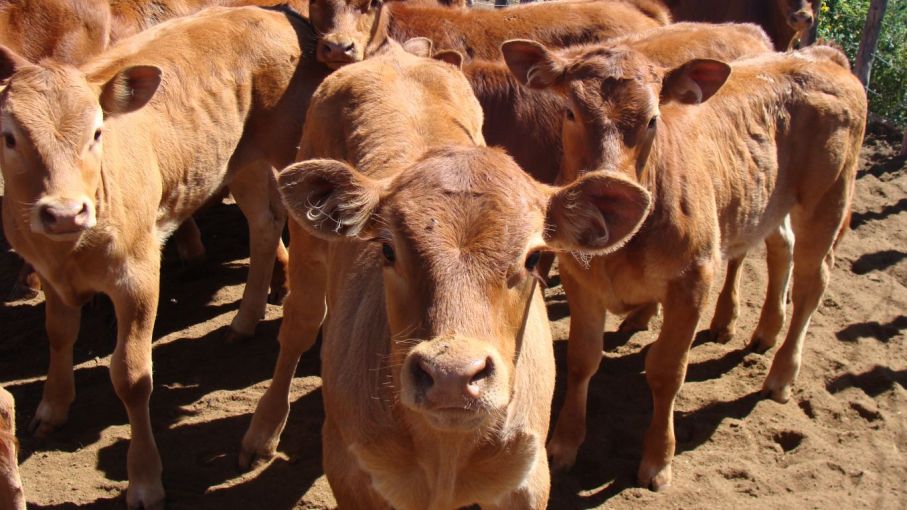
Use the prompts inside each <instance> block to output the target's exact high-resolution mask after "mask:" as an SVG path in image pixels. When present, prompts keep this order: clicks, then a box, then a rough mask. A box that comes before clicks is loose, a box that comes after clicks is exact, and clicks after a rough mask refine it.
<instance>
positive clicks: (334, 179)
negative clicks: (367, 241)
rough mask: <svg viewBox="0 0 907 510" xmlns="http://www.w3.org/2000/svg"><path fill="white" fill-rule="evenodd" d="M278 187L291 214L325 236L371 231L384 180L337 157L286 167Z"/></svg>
mask: <svg viewBox="0 0 907 510" xmlns="http://www.w3.org/2000/svg"><path fill="white" fill-rule="evenodd" d="M277 187H278V189H279V190H280V194H281V196H282V197H283V202H284V204H286V206H287V210H288V211H289V213H290V215H292V216H293V219H295V220H296V221H297V222H299V224H300V225H302V226H303V227H305V228H306V230H308V231H309V232H311V233H312V234H313V235H316V236H318V237H321V238H323V239H329V240H330V239H335V238H339V237H357V236H368V235H371V233H372V232H371V231H372V229H373V227H374V225H373V224H374V221H373V215H374V212H375V209H376V208H377V206H378V201H379V200H380V198H381V190H382V186H381V183H379V182H378V181H375V180H373V179H370V178H368V177H366V176H364V175H362V174H360V173H359V172H357V171H356V169H355V168H353V167H351V166H350V165H348V164H346V163H343V162H341V161H335V160H333V159H310V160H308V161H303V162H302V163H295V164H292V165H290V166H288V167H287V168H285V169H284V170H283V171H282V172H281V173H280V176H279V177H278V178H277Z"/></svg>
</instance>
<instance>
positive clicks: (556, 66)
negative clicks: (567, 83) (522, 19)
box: [501, 39, 566, 89]
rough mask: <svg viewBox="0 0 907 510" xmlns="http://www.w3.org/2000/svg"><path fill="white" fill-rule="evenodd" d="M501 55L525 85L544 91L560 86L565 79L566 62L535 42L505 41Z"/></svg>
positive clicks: (522, 40) (511, 70) (521, 40)
mask: <svg viewBox="0 0 907 510" xmlns="http://www.w3.org/2000/svg"><path fill="white" fill-rule="evenodd" d="M501 53H503V54H504V61H505V62H507V67H508V68H509V69H510V72H511V73H513V75H514V76H516V79H517V80H519V82H520V83H522V84H523V85H526V86H528V87H531V88H534V89H543V88H547V87H551V86H554V85H558V84H559V83H561V81H563V79H564V71H565V68H566V61H565V60H564V59H563V58H561V57H560V56H558V55H556V54H555V53H553V52H552V51H550V50H548V48H546V47H545V46H543V45H541V44H539V43H537V42H535V41H527V40H524V39H511V40H509V41H504V44H502V45H501Z"/></svg>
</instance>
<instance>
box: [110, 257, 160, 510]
mask: <svg viewBox="0 0 907 510" xmlns="http://www.w3.org/2000/svg"><path fill="white" fill-rule="evenodd" d="M149 258H150V259H151V260H148V261H143V262H142V263H138V262H134V261H130V264H134V266H132V267H130V268H129V269H128V270H125V269H124V270H123V271H122V272H123V273H127V274H128V275H129V278H128V279H127V281H125V282H124V285H122V287H121V288H118V289H115V291H114V292H112V293H111V296H110V297H111V299H112V300H113V305H114V308H115V310H116V317H117V345H116V348H115V349H114V351H113V356H112V357H111V361H110V378H111V380H112V381H113V388H114V391H116V394H117V396H118V397H119V398H120V400H121V401H122V402H123V405H124V406H125V407H126V414H127V415H128V416H129V426H130V429H131V439H130V442H129V451H128V453H127V458H126V467H127V473H128V475H129V488H128V489H127V491H126V502H127V503H128V505H129V507H130V508H144V509H145V510H149V509H158V508H160V509H162V508H164V487H163V485H162V483H161V457H160V455H159V454H158V450H157V445H156V444H155V442H154V435H153V434H152V432H151V416H150V411H149V409H148V402H149V400H150V398H151V389H152V380H151V335H152V330H153V329H154V318H155V314H156V313H157V303H158V293H159V288H158V282H159V280H160V274H159V272H160V260H159V254H158V253H157V252H156V251H155V253H153V254H150V257H149Z"/></svg>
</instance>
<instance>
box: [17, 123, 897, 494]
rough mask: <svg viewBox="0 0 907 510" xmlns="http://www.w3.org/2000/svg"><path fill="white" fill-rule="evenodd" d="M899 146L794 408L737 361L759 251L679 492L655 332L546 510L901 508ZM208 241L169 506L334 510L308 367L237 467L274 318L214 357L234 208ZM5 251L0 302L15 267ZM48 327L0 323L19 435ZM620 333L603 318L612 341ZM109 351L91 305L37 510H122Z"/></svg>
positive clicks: (708, 390)
mask: <svg viewBox="0 0 907 510" xmlns="http://www.w3.org/2000/svg"><path fill="white" fill-rule="evenodd" d="M897 141H898V138H897V136H896V135H895V134H893V133H884V132H876V133H875V134H874V135H873V136H870V137H869V138H868V139H867V142H866V144H865V151H864V155H863V164H862V169H861V171H860V174H859V179H858V184H857V194H856V198H855V203H854V216H853V227H854V230H853V231H852V232H851V233H850V234H849V235H848V236H847V238H846V239H845V240H844V242H843V244H842V245H841V246H840V249H839V251H838V261H837V265H836V267H835V269H834V271H833V273H832V283H831V286H830V288H829V290H828V291H827V292H826V295H825V297H824V298H823V301H822V304H821V306H820V308H819V311H818V312H817V313H816V315H815V316H814V319H813V323H812V326H811V327H810V330H809V334H808V337H807V342H806V348H805V352H804V368H803V370H802V372H801V374H800V378H799V381H798V384H797V386H796V389H795V392H794V397H793V399H792V400H791V402H789V403H787V404H785V405H780V404H777V403H775V402H772V401H768V400H762V399H760V398H759V396H758V390H759V388H760V386H761V383H762V380H763V378H764V377H765V375H766V373H767V370H768V366H769V363H770V360H771V358H770V357H769V356H771V355H772V354H773V352H770V353H769V356H765V355H761V354H754V353H748V352H746V351H745V350H744V349H743V345H744V340H747V339H748V337H749V334H750V332H751V331H752V330H753V328H754V327H755V323H756V319H757V318H758V314H759V308H760V306H761V302H762V294H763V292H764V288H765V269H764V262H763V256H762V254H761V253H760V252H758V251H756V252H754V253H753V254H752V255H751V256H750V258H749V259H748V260H747V262H746V264H745V267H744V273H743V284H742V289H743V291H742V300H741V301H742V310H741V320H740V322H739V326H738V327H739V329H738V338H737V339H735V340H734V341H732V342H731V343H730V344H727V345H718V344H714V343H708V342H705V341H704V336H703V335H700V337H699V338H698V339H697V342H696V344H695V346H694V348H693V350H692V353H691V359H690V369H689V373H688V375H687V382H686V384H685V385H684V387H683V389H682V391H681V394H680V396H679V398H678V401H677V410H676V414H675V418H676V428H677V436H678V451H677V457H676V458H675V460H674V485H673V487H672V488H671V489H669V490H667V491H666V492H662V493H658V494H656V493H652V492H649V491H647V490H644V489H641V488H637V487H635V486H634V483H633V477H634V474H635V471H636V465H637V463H638V462H639V456H640V451H641V440H642V432H643V430H644V428H645V426H646V424H647V423H648V420H649V416H650V406H651V402H650V397H649V392H648V389H647V387H646V383H645V378H644V375H643V373H642V370H643V359H644V354H645V346H646V345H647V344H649V343H650V342H651V341H652V340H654V334H653V333H652V332H643V333H637V334H636V335H634V336H633V337H631V338H629V339H627V338H626V337H620V336H618V335H617V334H615V333H605V336H604V339H605V350H606V352H605V360H604V362H603V363H602V366H601V369H600V370H599V372H598V374H597V375H596V376H595V378H594V379H593V382H592V390H591V397H590V413H591V415H590V418H589V434H588V438H587V440H586V444H585V445H584V447H583V449H582V450H581V452H580V455H579V459H578V461H577V465H576V466H575V468H574V469H573V470H572V471H570V472H568V473H563V474H557V475H555V477H554V479H553V494H552V498H551V504H550V507H551V508H554V509H572V508H651V507H654V508H798V509H799V508H874V509H875V508H907V334H905V332H907V213H905V211H907V198H905V197H907V162H905V159H904V158H897V157H895V155H894V154H895V152H894V149H893V147H894V146H896V145H897ZM200 224H201V228H202V232H203V233H204V235H205V243H206V244H207V246H208V249H209V254H210V261H209V262H210V263H209V264H208V265H207V266H206V267H205V268H204V270H193V271H187V270H185V269H182V268H180V267H179V266H178V264H177V263H176V262H174V261H175V260H176V257H175V253H173V252H172V250H169V249H168V251H167V252H166V254H165V264H166V268H165V271H164V273H163V276H162V292H161V304H160V313H159V318H158V322H157V326H156V331H155V343H154V368H155V370H154V376H155V380H154V382H155V385H154V394H153V396H152V400H151V410H152V419H153V424H154V428H155V434H156V437H157V441H158V445H159V447H160V450H161V454H162V456H163V462H164V485H165V487H166V489H167V491H168V497H169V508H171V509H259V508H260V509H284V508H330V507H332V504H333V498H332V496H331V492H330V489H329V487H328V485H327V482H326V481H325V479H324V476H323V474H322V470H321V467H320V466H321V442H320V437H319V431H320V424H321V420H322V410H321V405H322V404H321V390H320V379H319V378H318V371H319V366H318V355H317V349H316V350H313V351H312V352H310V353H308V354H307V355H306V356H305V357H304V359H303V362H302V364H301V366H300V368H299V371H298V374H297V376H298V378H297V380H296V381H295V384H294V387H293V395H292V400H293V404H292V412H291V415H290V419H289V423H288V425H287V429H286V431H285V432H284V434H283V439H282V441H281V444H280V448H279V452H280V453H279V456H278V458H277V459H275V460H274V461H273V462H272V463H270V464H269V465H267V466H263V467H261V468H259V469H257V470H256V471H254V472H251V473H240V472H238V471H237V469H236V467H235V466H236V452H237V446H238V444H239V440H240V438H241V437H242V433H243V431H244V430H245V428H246V426H247V425H248V423H249V420H250V419H251V412H252V411H253V409H254V406H255V403H256V402H257V400H258V398H259V396H260V395H261V394H262V393H263V392H264V390H265V388H266V386H267V383H268V379H269V377H270V374H271V369H272V366H273V363H274V360H275V358H276V353H277V344H276V340H275V338H276V333H277V329H278V324H279V318H280V308H278V307H270V308H269V310H268V316H267V320H266V321H265V322H264V323H263V324H262V325H261V326H260V327H259V329H258V335H257V337H256V338H255V339H253V340H251V341H249V342H247V343H243V344H240V345H227V344H225V343H224V342H223V337H224V333H225V329H226V326H227V324H228V323H229V320H230V318H231V317H232V314H233V313H234V312H235V311H236V309H237V307H238V304H239V298H240V295H241V290H242V282H243V281H244V279H245V273H246V265H247V259H246V257H247V248H246V242H247V235H246V228H245V224H244V221H243V219H242V217H241V215H240V213H239V212H238V210H237V209H236V207H235V206H230V205H220V206H217V207H215V208H213V209H211V210H209V211H208V212H206V213H204V214H203V215H202V217H201V218H200ZM3 248H4V249H3V250H0V282H2V284H0V285H2V286H4V288H0V292H3V293H5V292H6V289H5V286H6V285H7V284H8V283H9V282H11V281H12V279H13V277H14V276H15V271H16V269H17V264H16V263H15V261H14V257H13V255H12V254H11V253H10V252H9V250H8V247H6V245H5V244H3ZM713 298H714V296H713ZM548 303H549V312H550V316H551V319H552V327H553V330H554V333H555V338H557V339H558V340H559V341H558V342H557V344H556V352H557V359H558V373H559V376H561V377H560V380H559V381H558V382H559V384H558V388H557V394H556V397H555V398H556V402H555V409H558V408H559V406H560V398H561V397H562V394H563V391H564V388H563V376H564V375H565V372H564V371H565V354H566V344H565V342H563V340H564V339H565V338H566V335H567V328H568V324H569V316H568V310H567V307H566V303H565V301H564V298H563V293H562V289H561V287H560V286H554V287H553V288H552V289H550V290H549V292H548ZM43 309H44V305H43V300H42V299H41V298H37V299H34V300H30V301H19V302H13V303H8V304H6V305H4V306H3V307H2V308H0V384H2V385H4V386H6V387H7V388H8V389H9V390H10V391H11V392H12V393H13V394H14V395H15V397H16V400H17V404H18V410H19V415H18V426H19V427H20V430H21V431H24V430H25V428H26V426H27V424H28V421H29V420H30V419H31V416H32V413H33V412H34V409H35V408H36V406H37V404H38V401H39V399H40V396H41V388H42V380H43V374H44V371H45V369H46V366H47V350H48V349H47V343H46V340H45V338H44V332H43V331H44V330H43V315H44V310H43ZM709 318H710V313H709V314H707V315H706V318H705V320H704V321H703V322H704V324H703V325H701V326H700V329H704V328H705V327H706V326H707V320H708V319H709ZM618 320H619V318H617V317H609V319H608V331H614V330H615V328H616V325H617V323H618ZM659 326H660V321H656V323H655V328H654V330H655V331H656V332H657V330H658V329H657V328H658V327H659ZM114 338H115V335H114V318H113V311H112V309H111V307H110V304H109V302H107V301H106V300H104V299H98V300H96V303H95V304H94V305H93V306H90V307H86V309H85V311H84V315H83V321H82V331H81V333H80V337H79V341H78V343H77V344H76V351H75V358H76V363H77V367H76V374H75V378H76V385H77V391H78V396H77V399H76V402H75V403H74V404H73V406H72V410H71V414H70V421H69V423H68V424H67V425H66V426H65V427H63V428H62V429H61V430H59V431H58V432H57V433H56V434H55V435H53V437H51V438H49V439H46V440H44V441H37V440H35V439H32V438H29V437H26V436H25V435H22V436H21V441H22V447H23V448H22V452H21V456H20V461H21V464H22V477H23V481H24V483H25V485H26V489H27V493H28V501H29V507H30V508H34V509H51V508H53V509H63V508H92V509H103V508H121V507H122V505H123V503H122V500H121V491H122V490H123V489H124V488H125V486H126V482H125V479H126V473H125V469H126V459H125V455H126V446H127V438H128V435H129V430H128V426H127V424H126V423H127V422H126V414H125V412H124V410H123V408H122V406H121V405H120V403H119V401H118V400H117V398H116V396H115V395H114V393H113V390H112V388H111V385H110V381H109V377H108V372H107V365H108V362H109V356H110V353H111V351H112V349H113V345H114Z"/></svg>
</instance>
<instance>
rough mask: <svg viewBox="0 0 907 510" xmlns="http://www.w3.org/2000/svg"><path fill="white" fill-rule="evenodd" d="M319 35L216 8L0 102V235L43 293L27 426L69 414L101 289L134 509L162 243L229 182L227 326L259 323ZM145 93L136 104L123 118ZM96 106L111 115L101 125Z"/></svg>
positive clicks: (149, 473) (46, 71) (146, 456)
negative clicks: (246, 239) (39, 354)
mask: <svg viewBox="0 0 907 510" xmlns="http://www.w3.org/2000/svg"><path fill="white" fill-rule="evenodd" d="M259 38H260V39H261V40H260V41H259V42H258V43H257V44H255V45H249V44H248V41H249V40H251V39H256V40H257V39H259ZM314 42H315V34H314V32H313V31H312V29H311V27H310V26H309V25H308V24H307V23H305V22H304V20H302V19H301V18H298V17H296V16H294V15H290V14H287V13H284V12H277V11H269V10H264V9H255V8H241V9H240V8H238V9H213V10H209V11H206V12H205V13H202V14H199V15H196V16H192V17H186V18H182V19H178V20H174V21H172V22H169V23H165V24H162V25H160V26H158V27H155V28H153V29H151V30H148V31H146V32H143V33H142V34H140V35H139V36H137V37H134V38H131V39H129V40H128V41H124V43H123V44H120V45H118V46H116V47H115V48H113V49H111V50H110V51H108V52H107V53H105V54H103V55H101V56H99V57H97V58H95V59H93V60H92V61H91V62H89V63H87V64H86V65H84V66H83V67H82V68H80V69H76V68H73V67H69V66H62V65H58V64H47V65H46V66H33V65H25V66H22V67H21V68H20V69H19V70H18V71H17V72H16V73H15V74H14V75H13V76H12V78H11V79H10V81H9V86H8V87H7V89H6V91H5V92H4V93H3V95H2V96H0V128H2V131H3V133H4V136H6V137H12V138H13V139H14V141H15V145H14V147H12V148H11V147H10V146H8V145H7V146H4V147H3V148H2V149H0V167H2V170H3V177H4V180H5V185H6V196H5V197H4V198H5V199H4V201H3V224H4V231H5V234H6V238H7V239H8V240H9V242H10V244H11V245H12V246H13V247H14V248H15V249H16V251H17V252H19V253H20V254H22V255H23V256H24V257H25V259H26V260H28V261H29V262H30V263H32V264H33V265H34V266H35V268H36V269H37V271H38V272H39V274H40V275H41V276H42V279H43V281H44V284H45V289H46V290H45V292H46V302H47V305H46V306H47V310H46V314H47V318H46V320H47V329H48V338H49V340H50V343H51V366H50V369H49V371H48V380H47V383H46V385H45V390H44V397H43V399H42V401H41V404H40V405H39V407H38V410H37V412H36V415H35V420H34V422H33V427H34V428H35V429H36V430H37V433H39V434H46V433H47V432H49V431H50V430H52V429H53V428H54V427H56V426H59V425H60V424H62V423H63V422H65V420H66V415H67V412H68V409H69V405H70V403H71V402H72V400H73V398H74V395H75V388H74V386H73V380H72V344H73V342H74V341H75V338H76V335H77V333H78V329H79V315H80V307H81V305H82V304H83V303H84V302H85V301H86V299H88V298H89V297H90V296H91V295H92V294H94V293H96V292H102V293H105V294H107V295H108V296H110V298H111V300H112V301H113V304H114V308H115V311H116V314H117V324H118V328H119V329H118V334H117V346H116V349H115V351H114V354H113V360H112V363H111V378H112V380H113V383H114V388H115V390H116V392H117V395H118V396H119V397H120V398H121V400H122V401H123V402H124V404H125V405H126V408H127V411H128V413H129V417H130V425H131V427H132V441H131V443H130V449H129V455H128V466H129V469H128V474H129V480H130V485H129V491H128V494H127V500H128V502H129V503H130V505H137V504H143V505H145V507H146V508H149V507H153V506H155V505H159V504H160V503H161V501H162V500H163V489H162V487H161V483H160V470H161V466H160V460H159V456H158V453H157V450H156V447H155V445H154V440H153V438H152V435H151V429H150V421H149V416H148V398H149V395H150V392H151V334H152V328H153V325H154V318H155V313H156V308H157V300H158V281H159V274H158V272H159V265H160V250H161V245H162V243H163V242H164V240H166V238H167V236H168V235H169V234H170V233H171V232H173V230H174V229H175V228H176V226H177V225H179V224H180V222H182V221H183V220H185V219H186V218H188V217H189V215H191V214H192V212H193V211H194V210H195V209H196V208H198V207H199V206H201V205H202V204H203V203H204V202H205V201H206V200H207V199H208V197H209V196H211V195H213V194H214V193H215V192H217V190H218V189H219V188H220V187H221V186H223V185H224V184H228V185H230V186H231V190H232V192H233V195H234V197H235V198H236V201H237V203H238V204H239V205H240V208H241V209H242V210H243V212H244V213H245V215H246V217H247V219H248V221H249V227H250V243H251V247H250V248H251V252H252V263H251V265H250V270H249V280H248V284H247V286H246V292H245V294H244V299H243V302H242V305H241V306H240V311H239V313H238V314H237V316H236V318H235V320H234V322H233V325H232V327H233V329H234V330H236V331H239V332H241V333H244V334H251V333H252V332H253V331H254V328H255V324H256V322H257V321H258V320H259V319H260V318H261V317H262V315H263V312H264V305H265V301H264V300H265V294H266V293H267V283H268V279H269V278H270V270H271V268H272V267H273V257H274V251H275V249H276V246H277V240H278V237H279V234H280V231H281V230H282V226H283V222H284V216H285V213H284V212H283V207H282V206H281V204H280V203H279V200H278V197H277V195H276V189H275V188H274V187H273V185H274V170H273V168H272V167H282V166H284V165H285V164H286V163H287V162H289V161H291V160H292V157H293V154H294V152H295V147H296V141H297V140H298V137H299V134H300V132H301V128H302V126H301V121H302V119H301V117H300V114H299V112H303V111H305V108H306V106H307V102H308V98H309V97H310V95H311V93H312V92H313V91H314V89H315V87H316V86H317V84H318V83H319V82H320V80H321V79H322V78H323V76H324V74H326V70H325V69H324V68H323V67H322V66H320V65H319V64H317V63H315V62H314V59H313V57H312V54H311V52H312V50H313V46H314ZM134 65H139V67H130V66H134ZM142 66H144V67H142ZM149 66H156V68H157V69H159V70H160V71H159V72H160V75H161V76H162V80H163V81H162V84H161V85H160V87H158V89H157V90H156V91H155V90H154V89H146V88H142V87H143V86H144V84H145V83H149V82H148V81H147V80H145V81H134V79H133V78H134V77H140V76H145V77H148V76H154V73H153V72H152V71H153V70H154V69H155V67H149ZM133 70H134V71H133ZM133 72H134V73H136V74H133V75H127V74H124V73H133ZM127 76H133V78H128V79H127ZM150 83H152V84H153V81H152V82H150ZM129 87H139V88H138V89H134V90H132V91H130V89H129ZM149 92H150V93H151V94H153V96H151V99H150V101H149V102H148V103H147V105H145V106H144V107H141V106H142V104H138V103H136V104H138V107H139V108H140V109H138V110H137V111H134V112H132V113H118V112H123V111H128V110H129V108H130V107H129V105H130V104H132V102H133V101H137V100H139V99H141V98H143V97H146V96H148V94H149ZM99 96H100V99H99ZM137 98H138V99H137ZM101 105H103V106H104V108H105V110H106V112H107V114H106V115H104V116H103V123H102V124H97V122H98V121H100V120H102V115H101V113H102V112H101ZM253 106H254V108H253ZM98 127H100V129H101V130H100V132H96V128H98ZM26 133H27V136H26ZM95 133H98V134H95ZM94 136H99V137H100V138H99V140H100V141H95V139H94V138H93V137H94ZM7 143H8V142H7ZM79 197H82V198H79ZM71 199H77V200H83V201H84V202H83V203H84V208H83V211H87V213H88V215H89V216H90V218H89V219H90V220H91V221H88V222H87V223H86V227H85V228H84V229H83V230H82V231H80V232H76V233H73V234H67V235H65V236H56V237H54V236H52V235H44V234H42V233H41V232H42V231H47V230H46V229H47V228H48V227H46V226H44V227H42V225H44V223H43V217H42V216H41V213H40V211H37V210H36V209H38V205H39V204H42V203H44V204H47V203H51V204H54V203H64V201H65V200H71ZM80 214H81V213H80ZM42 228H43V229H44V230H42Z"/></svg>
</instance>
